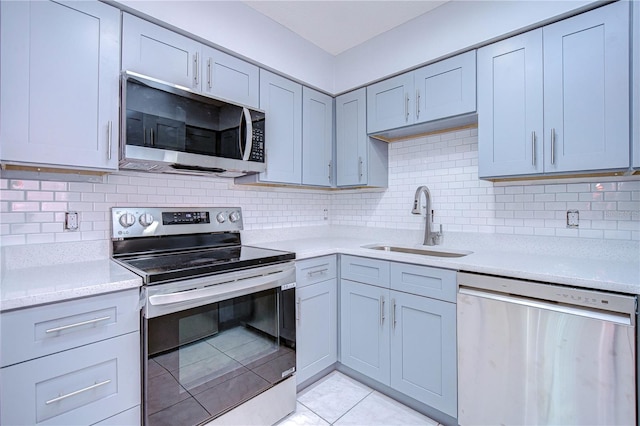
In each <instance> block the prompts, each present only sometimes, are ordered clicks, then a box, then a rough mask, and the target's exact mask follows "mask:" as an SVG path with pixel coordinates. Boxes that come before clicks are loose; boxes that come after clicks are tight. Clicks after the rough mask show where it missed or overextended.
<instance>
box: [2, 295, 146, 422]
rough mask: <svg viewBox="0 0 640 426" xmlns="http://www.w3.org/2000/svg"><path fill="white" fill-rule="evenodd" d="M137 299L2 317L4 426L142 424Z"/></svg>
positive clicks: (96, 300) (94, 300) (96, 299)
mask: <svg viewBox="0 0 640 426" xmlns="http://www.w3.org/2000/svg"><path fill="white" fill-rule="evenodd" d="M138 299H139V296H138V289H132V290H126V291H121V292H116V293H109V294H105V295H101V296H93V297H89V298H86V299H78V300H73V301H67V302H60V303H55V304H51V305H45V306H38V307H33V308H27V309H22V310H15V311H9V312H3V313H2V315H1V316H0V325H1V327H2V339H1V340H2V347H1V354H2V370H1V378H0V385H1V387H2V389H3V392H2V394H1V395H0V400H1V404H2V411H1V412H0V424H4V425H35V424H43V425H72V424H94V423H98V422H103V424H105V425H109V424H120V425H137V424H139V422H140V415H139V413H140V395H141V392H140V389H141V388H140V385H141V377H140V333H139V308H138ZM8 390H10V391H8Z"/></svg>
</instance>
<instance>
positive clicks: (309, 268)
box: [296, 255, 337, 287]
mask: <svg viewBox="0 0 640 426" xmlns="http://www.w3.org/2000/svg"><path fill="white" fill-rule="evenodd" d="M336 276H337V272H336V256H335V255H330V256H322V257H316V258H313V259H306V260H298V261H296V287H304V286H307V285H310V284H315V283H319V282H322V281H326V280H329V279H331V278H335V277H336Z"/></svg>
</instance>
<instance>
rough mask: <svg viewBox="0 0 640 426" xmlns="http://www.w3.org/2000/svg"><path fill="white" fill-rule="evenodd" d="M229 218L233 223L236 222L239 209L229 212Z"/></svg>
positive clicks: (238, 218)
mask: <svg viewBox="0 0 640 426" xmlns="http://www.w3.org/2000/svg"><path fill="white" fill-rule="evenodd" d="M229 220H230V221H231V222H233V223H236V222H237V221H239V220H240V212H239V211H237V210H236V211H235V212H231V214H230V215H229Z"/></svg>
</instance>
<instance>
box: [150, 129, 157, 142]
mask: <svg viewBox="0 0 640 426" xmlns="http://www.w3.org/2000/svg"><path fill="white" fill-rule="evenodd" d="M149 139H150V142H151V146H156V141H155V140H154V137H153V128H151V129H149Z"/></svg>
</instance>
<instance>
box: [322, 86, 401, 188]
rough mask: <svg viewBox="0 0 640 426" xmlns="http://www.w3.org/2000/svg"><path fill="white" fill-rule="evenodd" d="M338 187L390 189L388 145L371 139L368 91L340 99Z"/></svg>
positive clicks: (337, 129)
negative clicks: (368, 122) (388, 187)
mask: <svg viewBox="0 0 640 426" xmlns="http://www.w3.org/2000/svg"><path fill="white" fill-rule="evenodd" d="M335 122H336V171H335V173H336V185H337V186H338V187H362V186H369V187H386V186H387V185H388V155H389V154H388V150H389V147H388V144H387V143H386V142H382V141H379V140H374V139H371V138H369V136H368V135H367V94H366V89H364V88H362V89H358V90H355V91H353V92H349V93H346V94H344V95H340V96H338V97H337V98H336V120H335Z"/></svg>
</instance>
